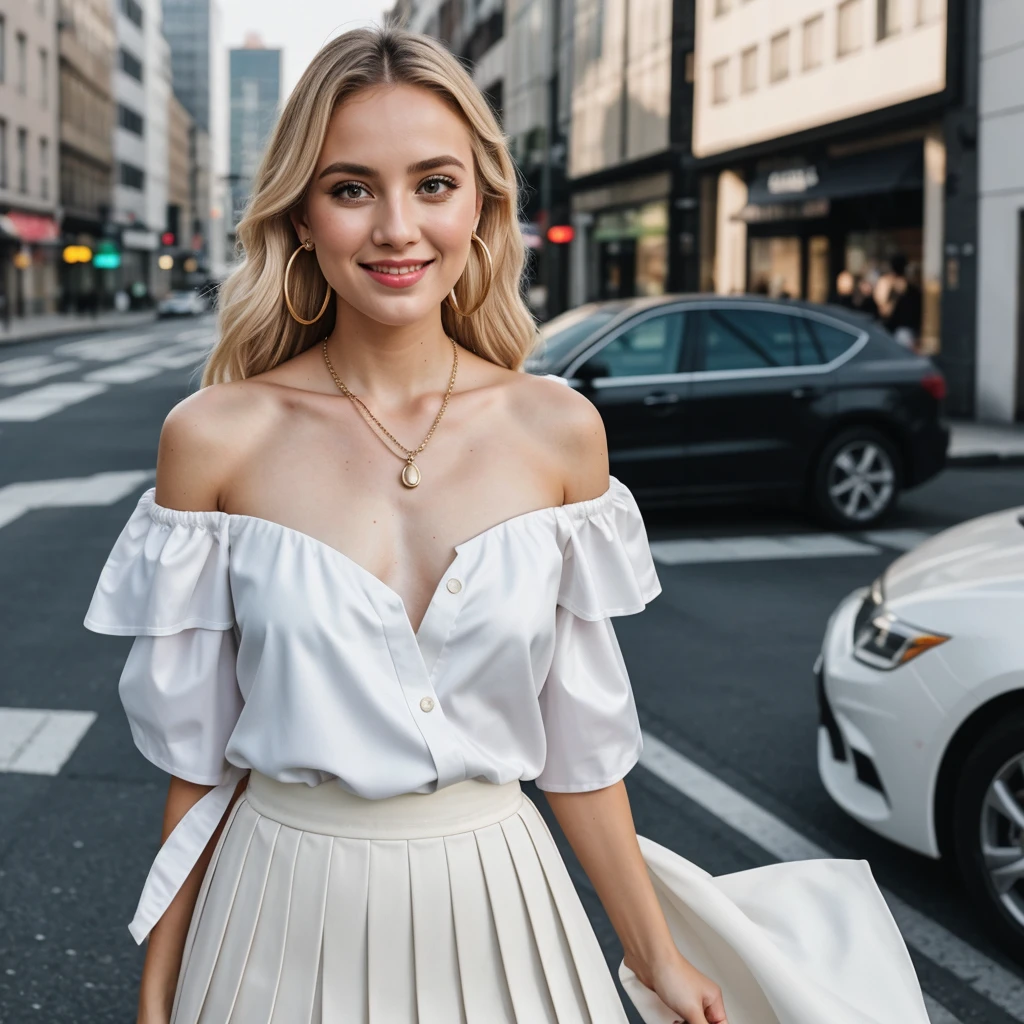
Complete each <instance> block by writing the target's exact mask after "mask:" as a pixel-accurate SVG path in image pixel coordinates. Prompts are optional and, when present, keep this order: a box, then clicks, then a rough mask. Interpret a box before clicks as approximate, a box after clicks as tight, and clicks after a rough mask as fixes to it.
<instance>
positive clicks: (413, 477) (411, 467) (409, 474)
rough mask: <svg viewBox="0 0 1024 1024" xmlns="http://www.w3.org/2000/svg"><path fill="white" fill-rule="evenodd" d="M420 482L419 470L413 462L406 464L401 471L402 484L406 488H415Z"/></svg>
mask: <svg viewBox="0 0 1024 1024" xmlns="http://www.w3.org/2000/svg"><path fill="white" fill-rule="evenodd" d="M419 482H420V469H419V466H417V465H416V464H415V463H414V462H407V463H406V464H405V466H404V468H403V469H402V483H403V484H405V486H406V487H415V486H417V484H419Z"/></svg>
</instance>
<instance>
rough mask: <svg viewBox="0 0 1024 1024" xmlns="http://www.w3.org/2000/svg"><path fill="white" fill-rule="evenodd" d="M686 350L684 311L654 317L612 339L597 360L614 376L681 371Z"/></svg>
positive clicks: (597, 356)
mask: <svg viewBox="0 0 1024 1024" xmlns="http://www.w3.org/2000/svg"><path fill="white" fill-rule="evenodd" d="M682 350H683V314H682V313H669V314H668V315H666V316H651V317H648V318H647V319H646V320H644V321H642V322H641V323H639V324H637V325H636V326H635V327H630V328H629V329H627V330H625V331H623V332H622V333H621V334H619V335H616V337H614V338H612V340H611V341H609V342H608V344H607V345H605V346H604V347H603V348H602V349H601V350H600V351H599V352H597V353H595V354H594V356H593V359H594V361H595V362H596V363H601V364H603V365H604V366H605V367H606V368H607V370H608V376H610V377H639V376H642V375H647V374H659V373H678V372H679V366H680V361H681V359H682Z"/></svg>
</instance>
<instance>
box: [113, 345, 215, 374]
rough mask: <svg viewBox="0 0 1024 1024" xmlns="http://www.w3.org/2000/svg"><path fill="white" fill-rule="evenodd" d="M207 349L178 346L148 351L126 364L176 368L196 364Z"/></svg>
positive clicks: (204, 355) (201, 359) (203, 356)
mask: <svg viewBox="0 0 1024 1024" xmlns="http://www.w3.org/2000/svg"><path fill="white" fill-rule="evenodd" d="M208 351H209V349H207V348H195V347H188V348H185V349H184V350H182V349H181V348H180V347H178V346H175V347H174V348H171V349H168V350H167V351H165V352H150V353H148V354H147V355H144V356H139V357H138V358H137V359H133V360H132V362H131V363H129V364H128V365H136V364H137V365H142V366H156V367H160V368H161V369H169V370H178V369H181V367H183V366H198V365H199V364H200V363H201V362H202V361H203V359H204V358H205V357H206V353H207V352H208Z"/></svg>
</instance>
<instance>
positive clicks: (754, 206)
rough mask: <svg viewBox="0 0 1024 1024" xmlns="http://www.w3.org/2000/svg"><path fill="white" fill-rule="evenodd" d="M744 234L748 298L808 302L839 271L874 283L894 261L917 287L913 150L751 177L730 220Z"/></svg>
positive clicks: (920, 202) (920, 178)
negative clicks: (759, 295) (899, 258)
mask: <svg viewBox="0 0 1024 1024" xmlns="http://www.w3.org/2000/svg"><path fill="white" fill-rule="evenodd" d="M736 219H737V220H741V221H743V222H744V223H745V224H746V226H747V273H746V279H747V283H748V287H747V290H748V291H751V292H759V293H763V294H768V295H776V296H783V295H786V296H790V297H792V298H803V299H808V300H810V301H812V302H828V301H831V300H833V299H834V298H835V297H836V281H837V278H838V277H839V275H840V273H841V272H842V271H844V270H845V271H848V272H849V273H850V274H852V275H853V276H854V278H855V279H863V280H865V281H869V282H872V283H873V282H875V281H877V279H878V278H879V277H880V276H881V275H883V274H885V273H886V272H887V271H888V270H889V267H890V261H891V260H892V259H893V257H895V256H896V255H898V254H899V255H902V256H903V257H904V258H905V259H906V260H907V276H908V278H911V279H912V277H913V276H916V277H917V278H918V279H920V276H921V266H922V260H923V249H924V244H923V226H924V159H923V145H922V142H921V141H913V142H908V143H904V144H902V145H899V146H891V147H887V148H884V149H875V150H870V151H867V152H864V153H859V154H857V155H854V156H849V157H844V158H841V159H825V160H821V161H816V162H814V163H806V164H801V165H797V166H793V167H787V168H782V169H778V168H777V169H773V170H766V171H762V172H760V173H758V174H756V175H755V176H754V177H753V178H752V179H751V180H750V182H749V184H748V193H747V204H746V206H744V207H743V209H742V210H740V211H739V213H738V214H737V215H736Z"/></svg>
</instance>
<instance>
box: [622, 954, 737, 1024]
mask: <svg viewBox="0 0 1024 1024" xmlns="http://www.w3.org/2000/svg"><path fill="white" fill-rule="evenodd" d="M624 962H625V965H626V966H627V967H628V968H629V969H630V970H631V971H632V972H633V973H634V974H635V975H636V977H637V980H638V981H640V982H641V983H642V984H644V985H646V986H647V987H648V988H649V989H651V991H653V992H654V993H655V994H656V995H657V996H658V998H659V999H660V1000H661V1001H662V1002H663V1003H664V1004H665V1005H666V1006H667V1007H668V1008H669V1009H670V1010H672V1011H673V1013H677V1014H679V1020H680V1022H681V1024H728V1021H727V1020H726V1016H725V1004H724V1003H723V1001H722V991H721V989H720V988H719V987H718V986H717V985H716V984H715V983H714V982H713V981H712V980H711V979H710V978H706V977H705V976H704V975H703V974H701V973H700V971H698V970H697V968H696V967H694V966H693V964H691V963H690V962H689V961H688V960H687V959H686V958H685V957H684V956H683V955H682V954H681V953H679V952H678V951H675V954H674V955H673V954H671V953H670V954H669V955H668V957H667V958H666V959H664V960H661V961H659V962H658V963H657V964H656V965H654V966H652V967H649V968H648V967H646V966H644V965H642V964H634V963H631V962H630V957H629V956H626V957H624Z"/></svg>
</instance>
